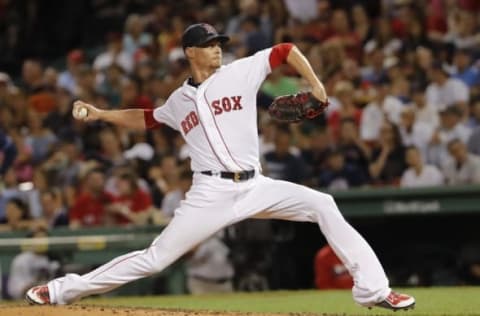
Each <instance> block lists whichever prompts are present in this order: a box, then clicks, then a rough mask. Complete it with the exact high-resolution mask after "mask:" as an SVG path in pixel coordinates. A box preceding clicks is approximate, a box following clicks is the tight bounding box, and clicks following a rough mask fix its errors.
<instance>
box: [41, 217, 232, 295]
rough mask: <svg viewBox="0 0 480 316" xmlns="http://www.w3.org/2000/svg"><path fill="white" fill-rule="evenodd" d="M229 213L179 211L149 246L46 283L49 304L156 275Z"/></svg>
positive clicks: (217, 226)
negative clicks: (82, 273)
mask: <svg viewBox="0 0 480 316" xmlns="http://www.w3.org/2000/svg"><path fill="white" fill-rule="evenodd" d="M229 214H230V215H229ZM231 214H232V213H231V212H228V211H225V210H224V209H222V210H219V209H218V210H203V209H190V210H189V211H182V214H181V215H180V214H177V215H176V216H175V217H174V218H173V220H172V221H171V222H170V224H169V225H168V226H167V227H166V228H165V230H164V231H163V232H162V233H161V234H160V236H158V237H157V238H156V239H155V240H154V241H153V242H152V244H151V245H150V247H148V248H146V249H144V250H140V251H134V252H131V253H128V254H126V255H123V256H120V257H118V258H115V259H113V260H112V261H110V262H108V263H106V264H104V265H102V266H100V267H99V268H97V269H95V270H93V271H91V272H89V273H87V274H84V275H81V276H80V275H77V274H67V275H66V276H65V277H62V278H59V279H55V280H52V281H50V282H49V283H48V290H49V294H50V301H51V303H52V304H69V303H71V302H74V301H76V300H78V299H81V298H82V297H85V296H88V295H92V294H99V293H105V292H108V291H110V290H113V289H115V288H117V287H119V286H121V285H123V284H126V283H128V282H131V281H134V280H137V279H140V278H143V277H147V276H150V275H152V274H154V273H157V272H160V271H162V270H163V269H164V268H166V267H167V266H168V265H170V264H171V263H173V262H174V261H175V260H176V259H178V258H179V257H180V256H181V255H183V254H184V253H185V252H187V251H188V250H190V249H191V248H192V247H194V246H195V245H196V244H198V243H199V242H201V241H203V240H204V239H206V238H207V237H209V236H210V235H212V234H213V233H215V232H216V231H218V230H219V229H221V228H223V227H224V226H226V225H228V224H230V222H231V221H232V216H231Z"/></svg>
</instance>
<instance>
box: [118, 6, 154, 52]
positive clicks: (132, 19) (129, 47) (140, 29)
mask: <svg viewBox="0 0 480 316" xmlns="http://www.w3.org/2000/svg"><path fill="white" fill-rule="evenodd" d="M145 26H146V25H145V20H144V18H143V17H142V16H140V15H139V14H130V15H129V16H128V17H127V20H126V21H125V33H124V35H123V51H124V52H126V53H127V54H128V55H130V57H131V58H133V55H134V53H135V52H136V51H137V50H138V49H139V48H140V47H142V46H150V45H152V43H153V39H152V35H151V34H149V33H146V32H145V31H144V30H145Z"/></svg>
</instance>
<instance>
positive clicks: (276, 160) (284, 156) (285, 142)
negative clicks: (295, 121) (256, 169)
mask: <svg viewBox="0 0 480 316" xmlns="http://www.w3.org/2000/svg"><path fill="white" fill-rule="evenodd" d="M290 142H291V136H290V132H289V131H288V129H287V128H280V129H278V130H277V131H276V133H275V149H274V150H272V151H269V152H266V153H265V154H264V156H263V159H264V163H265V171H266V173H267V174H268V176H269V177H271V178H273V179H281V180H286V181H291V182H295V183H300V182H301V181H303V180H304V179H305V171H306V170H305V168H306V166H305V163H304V161H303V160H302V159H301V158H300V157H298V156H295V155H293V154H291V153H290Z"/></svg>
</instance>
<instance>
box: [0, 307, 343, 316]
mask: <svg viewBox="0 0 480 316" xmlns="http://www.w3.org/2000/svg"><path fill="white" fill-rule="evenodd" d="M0 315H1V316H190V315H193V316H223V315H225V316H286V315H288V316H318V315H322V316H334V315H326V314H310V313H289V314H271V313H267V314H263V313H232V312H218V311H215V312H214V311H212V312H209V311H186V310H159V309H148V308H112V307H99V306H85V305H71V306H13V307H10V306H9V307H6V306H5V307H0Z"/></svg>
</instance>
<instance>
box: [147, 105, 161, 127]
mask: <svg viewBox="0 0 480 316" xmlns="http://www.w3.org/2000/svg"><path fill="white" fill-rule="evenodd" d="M143 117H144V119H145V127H146V128H147V129H154V128H157V127H159V126H160V125H161V124H160V123H159V122H157V120H155V118H154V117H153V110H144V111H143Z"/></svg>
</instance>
